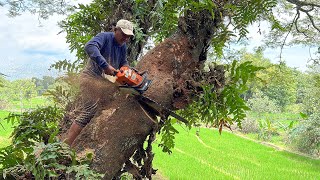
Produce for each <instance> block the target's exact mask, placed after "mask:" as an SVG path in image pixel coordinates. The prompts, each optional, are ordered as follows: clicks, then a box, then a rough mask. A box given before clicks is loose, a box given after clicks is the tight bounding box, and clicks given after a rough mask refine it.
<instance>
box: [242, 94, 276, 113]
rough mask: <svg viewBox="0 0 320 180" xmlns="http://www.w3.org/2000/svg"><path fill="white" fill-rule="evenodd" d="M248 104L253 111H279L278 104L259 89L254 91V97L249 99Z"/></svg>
mask: <svg viewBox="0 0 320 180" xmlns="http://www.w3.org/2000/svg"><path fill="white" fill-rule="evenodd" d="M248 105H249V107H250V109H251V110H252V111H254V112H258V113H263V112H270V113H272V112H278V111H279V107H278V106H277V104H276V103H275V102H274V101H273V100H270V99H269V98H268V96H265V95H263V94H262V93H261V92H259V91H258V92H256V93H254V95H253V97H252V98H250V99H249V100H248Z"/></svg>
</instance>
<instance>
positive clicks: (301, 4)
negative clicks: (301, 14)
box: [287, 0, 320, 8]
mask: <svg viewBox="0 0 320 180" xmlns="http://www.w3.org/2000/svg"><path fill="white" fill-rule="evenodd" d="M287 1H288V2H289V3H292V4H295V5H296V6H299V7H302V6H313V7H318V8H320V5H319V4H315V3H310V2H305V1H299V0H287Z"/></svg>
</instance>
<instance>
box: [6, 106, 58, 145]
mask: <svg viewBox="0 0 320 180" xmlns="http://www.w3.org/2000/svg"><path fill="white" fill-rule="evenodd" d="M62 116H63V114H62V111H61V110H60V109H59V108H57V107H51V106H49V107H45V108H39V109H36V110H34V111H31V112H24V113H22V114H14V113H10V114H9V115H8V116H7V117H6V118H5V119H4V120H7V121H8V122H11V123H12V124H14V123H15V122H17V123H18V125H16V126H15V127H14V131H13V133H12V135H11V136H12V138H13V139H12V141H13V143H14V144H16V145H20V144H21V145H23V146H30V145H34V143H35V142H44V143H48V142H49V140H50V141H52V138H53V137H54V136H55V135H56V134H57V133H58V130H57V123H58V120H60V119H61V118H62Z"/></svg>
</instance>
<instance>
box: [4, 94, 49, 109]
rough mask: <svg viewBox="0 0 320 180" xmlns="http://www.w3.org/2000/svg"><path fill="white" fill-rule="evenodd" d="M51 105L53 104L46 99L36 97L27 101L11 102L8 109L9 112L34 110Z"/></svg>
mask: <svg viewBox="0 0 320 180" xmlns="http://www.w3.org/2000/svg"><path fill="white" fill-rule="evenodd" d="M52 104H53V103H52V102H51V101H50V100H49V99H48V98H47V97H44V96H37V97H33V98H31V99H29V100H27V99H24V100H22V101H12V102H11V107H10V109H11V110H21V109H35V108H37V107H38V106H39V107H43V106H49V105H52Z"/></svg>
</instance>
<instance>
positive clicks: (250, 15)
mask: <svg viewBox="0 0 320 180" xmlns="http://www.w3.org/2000/svg"><path fill="white" fill-rule="evenodd" d="M276 5H277V1H276V0H246V1H238V3H235V4H229V5H228V7H229V8H230V9H231V15H230V17H231V18H232V19H233V21H234V24H235V29H238V30H239V36H240V38H243V37H246V35H247V33H248V32H249V31H248V30H247V27H248V25H250V24H253V22H255V21H257V20H262V19H268V20H270V21H271V22H272V23H273V24H278V23H277V21H276V20H275V18H274V17H273V15H272V8H273V7H275V6H276Z"/></svg>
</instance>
